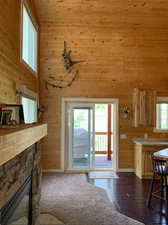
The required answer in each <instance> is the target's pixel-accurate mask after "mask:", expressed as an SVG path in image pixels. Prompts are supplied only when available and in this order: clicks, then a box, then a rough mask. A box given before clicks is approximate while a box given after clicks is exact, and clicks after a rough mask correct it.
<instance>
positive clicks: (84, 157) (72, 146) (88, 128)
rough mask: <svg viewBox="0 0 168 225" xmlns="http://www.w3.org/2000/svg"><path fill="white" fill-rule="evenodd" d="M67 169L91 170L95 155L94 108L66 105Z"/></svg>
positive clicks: (92, 106) (83, 104) (80, 104)
mask: <svg viewBox="0 0 168 225" xmlns="http://www.w3.org/2000/svg"><path fill="white" fill-rule="evenodd" d="M68 109H69V110H68V112H69V113H68V115H69V116H68V125H69V132H68V133H69V135H68V136H69V137H68V139H69V147H68V148H69V151H68V152H69V155H68V158H69V159H68V162H69V166H68V167H69V169H86V170H87V169H91V168H93V167H94V154H95V124H94V115H95V106H94V104H88V103H68Z"/></svg>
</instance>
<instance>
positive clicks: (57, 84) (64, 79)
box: [45, 41, 85, 89]
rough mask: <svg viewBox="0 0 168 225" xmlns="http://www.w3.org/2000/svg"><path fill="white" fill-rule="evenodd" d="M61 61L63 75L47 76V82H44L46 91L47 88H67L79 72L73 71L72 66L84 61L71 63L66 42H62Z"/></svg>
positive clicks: (69, 51)
mask: <svg viewBox="0 0 168 225" xmlns="http://www.w3.org/2000/svg"><path fill="white" fill-rule="evenodd" d="M61 59H62V60H61V61H62V63H63V66H64V69H65V71H64V74H63V75H62V76H59V77H58V76H57V77H55V76H53V75H50V76H49V81H48V80H47V81H46V84H45V87H46V89H48V87H49V86H51V87H53V88H67V87H70V86H71V85H72V83H73V82H74V81H75V80H76V79H77V78H78V75H79V71H78V69H75V67H74V65H76V64H79V63H82V62H85V61H84V60H79V61H73V60H72V59H71V50H67V42H66V41H64V50H63V53H62V55H61Z"/></svg>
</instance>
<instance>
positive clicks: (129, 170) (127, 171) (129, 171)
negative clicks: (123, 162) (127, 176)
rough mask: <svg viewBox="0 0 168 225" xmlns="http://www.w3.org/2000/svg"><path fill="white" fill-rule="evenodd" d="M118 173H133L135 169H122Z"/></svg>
mask: <svg viewBox="0 0 168 225" xmlns="http://www.w3.org/2000/svg"><path fill="white" fill-rule="evenodd" d="M117 172H123V173H132V172H134V169H133V168H120V169H118V170H117Z"/></svg>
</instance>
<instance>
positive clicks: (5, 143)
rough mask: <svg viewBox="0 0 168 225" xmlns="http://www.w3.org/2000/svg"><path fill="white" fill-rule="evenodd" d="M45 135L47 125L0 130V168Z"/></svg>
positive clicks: (21, 126)
mask: <svg viewBox="0 0 168 225" xmlns="http://www.w3.org/2000/svg"><path fill="white" fill-rule="evenodd" d="M46 135H47V124H34V125H20V126H19V127H17V128H10V129H7V128H4V129H3V128H1V129H0V166H1V165H3V164H4V163H6V162H7V161H9V160H10V159H12V158H14V157H15V156H17V155H18V154H20V153H21V152H23V151H24V150H25V149H26V148H28V147H29V146H31V145H33V144H35V143H36V142H38V141H39V140H40V139H42V138H43V137H45V136H46Z"/></svg>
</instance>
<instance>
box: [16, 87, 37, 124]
mask: <svg viewBox="0 0 168 225" xmlns="http://www.w3.org/2000/svg"><path fill="white" fill-rule="evenodd" d="M19 92H20V104H22V97H25V98H29V99H32V100H34V101H36V103H37V123H38V122H39V118H38V107H39V96H38V94H37V93H35V92H34V91H31V90H30V89H28V88H27V87H26V86H25V85H22V86H21V87H20V90H19Z"/></svg>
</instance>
